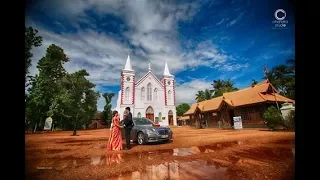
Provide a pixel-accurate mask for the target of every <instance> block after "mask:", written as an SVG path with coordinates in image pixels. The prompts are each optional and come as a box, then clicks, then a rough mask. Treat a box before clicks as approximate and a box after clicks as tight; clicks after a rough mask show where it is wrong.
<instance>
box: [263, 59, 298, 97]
mask: <svg viewBox="0 0 320 180" xmlns="http://www.w3.org/2000/svg"><path fill="white" fill-rule="evenodd" d="M263 78H264V79H268V80H269V81H270V82H271V83H272V85H273V86H274V87H275V88H276V89H278V90H279V93H280V94H281V95H283V96H286V97H288V98H291V99H295V60H294V59H289V60H287V61H286V64H281V65H278V66H275V67H273V68H272V70H271V71H266V72H265V76H264V77H263Z"/></svg>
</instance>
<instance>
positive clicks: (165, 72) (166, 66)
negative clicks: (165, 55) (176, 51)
mask: <svg viewBox="0 0 320 180" xmlns="http://www.w3.org/2000/svg"><path fill="white" fill-rule="evenodd" d="M163 75H164V76H172V74H170V71H169V68H168V63H167V62H166V64H165V66H164V71H163Z"/></svg>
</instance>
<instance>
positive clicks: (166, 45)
mask: <svg viewBox="0 0 320 180" xmlns="http://www.w3.org/2000/svg"><path fill="white" fill-rule="evenodd" d="M46 2H47V3H49V4H45V7H44V6H43V7H42V8H43V9H42V11H44V12H45V13H48V14H50V16H51V17H52V18H55V19H56V20H55V21H53V24H55V25H57V26H59V27H61V28H62V29H63V30H65V29H66V28H67V27H70V26H73V27H76V29H77V30H76V31H75V32H72V33H71V32H68V33H66V32H64V33H61V32H60V33H57V32H54V31H52V30H50V29H47V28H46V27H45V26H43V25H42V24H40V23H39V22H35V21H33V19H32V17H30V16H26V25H27V26H32V27H34V28H35V29H37V30H39V35H41V36H42V37H43V40H44V41H43V45H42V46H41V47H38V48H34V49H33V53H34V57H33V59H32V67H31V69H30V71H31V74H32V75H34V74H35V73H37V69H36V65H37V62H38V60H39V59H40V58H41V57H43V56H44V55H45V52H46V48H47V47H48V46H49V45H50V44H56V45H58V46H60V47H61V48H63V49H64V51H65V53H66V54H67V56H68V57H69V58H70V62H68V63H66V64H65V68H66V69H67V71H68V72H74V71H77V70H79V69H81V68H85V69H86V70H87V71H88V72H89V74H90V77H88V78H89V79H90V80H91V81H92V82H94V83H96V84H97V86H98V87H101V86H120V72H121V69H122V68H123V67H124V65H125V61H126V58H127V54H128V52H130V56H131V60H132V62H131V63H132V66H133V69H134V70H135V71H136V76H137V79H139V78H140V77H141V76H142V75H143V74H144V73H146V72H147V69H148V63H149V62H150V63H151V68H152V70H153V72H154V73H155V74H156V75H157V76H158V77H159V76H160V75H162V73H163V69H164V64H165V62H167V63H168V65H169V69H170V72H171V73H172V74H175V73H177V72H179V71H183V70H186V69H187V68H191V69H196V68H197V67H199V66H207V67H211V68H215V65H219V67H220V68H221V67H222V70H226V71H228V70H232V69H237V68H238V69H240V68H241V67H240V65H237V64H232V65H233V66H234V67H235V68H234V67H233V68H231V67H230V66H231V65H230V64H228V60H229V59H230V60H232V57H231V56H229V55H227V54H226V53H225V52H223V51H221V50H220V49H218V47H217V46H215V45H214V43H213V42H211V41H204V42H200V43H198V44H197V45H196V48H195V49H194V50H190V51H188V52H183V50H182V49H181V46H180V41H179V34H178V22H179V21H188V20H191V19H192V17H193V16H194V15H195V14H196V13H197V12H198V10H199V6H198V4H197V3H182V4H176V3H174V2H173V1H167V2H168V3H164V2H163V1H161V2H159V1H146V0H136V1H134V0H130V1H117V0H107V1H105V0H87V1H84V0H83V1H77V3H74V2H73V3H71V2H69V1H62V0H58V1H46ZM56 7H59V8H56ZM87 10H92V11H94V12H95V13H96V14H97V15H98V18H102V17H103V16H105V15H106V14H112V15H114V16H117V17H120V18H122V19H123V20H124V23H125V24H126V25H127V27H128V30H126V31H123V30H119V31H118V32H119V35H115V34H112V33H110V32H105V30H102V29H99V31H96V28H97V24H96V23H97V20H96V19H94V18H92V17H90V16H89V15H88V14H87V13H86V11H87ZM225 21H226V20H225ZM79 23H84V24H86V25H87V26H88V28H86V29H81V28H80V25H79ZM120 29H121V28H120ZM190 43H191V42H190ZM131 46H134V47H135V48H130V47H131ZM190 47H191V45H190ZM218 70H219V69H218ZM210 87H211V85H210V82H206V81H205V80H195V79H193V80H191V81H190V82H183V81H180V82H179V84H177V102H187V103H193V102H195V100H194V98H195V93H196V92H197V91H198V90H203V89H206V88H210ZM117 96H118V94H117V92H115V97H113V100H112V105H113V107H114V106H115V105H116V100H117ZM104 105H105V102H104V99H103V97H101V98H100V99H99V101H98V109H99V110H103V107H104Z"/></svg>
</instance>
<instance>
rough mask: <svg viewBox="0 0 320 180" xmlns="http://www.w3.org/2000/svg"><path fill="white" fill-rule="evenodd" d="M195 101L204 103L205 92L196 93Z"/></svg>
mask: <svg viewBox="0 0 320 180" xmlns="http://www.w3.org/2000/svg"><path fill="white" fill-rule="evenodd" d="M196 100H197V102H201V101H204V100H206V98H205V92H204V91H202V90H201V91H198V93H197V94H196Z"/></svg>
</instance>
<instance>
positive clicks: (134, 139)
mask: <svg viewBox="0 0 320 180" xmlns="http://www.w3.org/2000/svg"><path fill="white" fill-rule="evenodd" d="M132 120H133V124H134V126H133V127H132V130H131V140H133V141H136V139H137V126H135V120H136V119H135V118H133V119H132Z"/></svg>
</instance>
